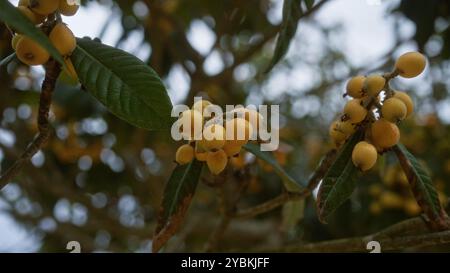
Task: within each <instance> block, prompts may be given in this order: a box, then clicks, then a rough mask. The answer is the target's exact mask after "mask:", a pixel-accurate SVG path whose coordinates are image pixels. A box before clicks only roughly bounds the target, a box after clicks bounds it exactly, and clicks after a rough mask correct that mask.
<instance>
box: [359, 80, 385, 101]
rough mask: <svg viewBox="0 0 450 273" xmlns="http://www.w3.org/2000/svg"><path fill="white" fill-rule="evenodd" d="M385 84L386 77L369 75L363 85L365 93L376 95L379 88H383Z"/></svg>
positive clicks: (378, 92) (379, 90)
mask: <svg viewBox="0 0 450 273" xmlns="http://www.w3.org/2000/svg"><path fill="white" fill-rule="evenodd" d="M385 84H386V79H385V78H384V77H382V76H380V75H371V76H369V77H367V79H366V81H365V83H364V86H365V90H366V92H367V95H369V96H372V97H376V96H378V94H380V92H381V90H383V88H384V85H385Z"/></svg>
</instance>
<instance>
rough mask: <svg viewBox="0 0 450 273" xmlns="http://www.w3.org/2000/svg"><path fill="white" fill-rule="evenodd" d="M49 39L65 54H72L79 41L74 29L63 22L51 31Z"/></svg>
mask: <svg viewBox="0 0 450 273" xmlns="http://www.w3.org/2000/svg"><path fill="white" fill-rule="evenodd" d="M49 39H50V41H51V42H52V44H53V45H54V46H55V48H56V49H57V50H58V51H59V53H60V54H61V55H63V56H68V55H70V54H72V52H73V51H74V50H75V47H76V46H77V41H76V39H75V36H74V35H73V33H72V31H71V30H70V29H69V28H68V27H67V26H66V25H65V24H63V23H59V24H57V25H56V26H55V27H54V28H53V29H52V31H51V32H50V35H49Z"/></svg>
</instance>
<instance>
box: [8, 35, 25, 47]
mask: <svg viewBox="0 0 450 273" xmlns="http://www.w3.org/2000/svg"><path fill="white" fill-rule="evenodd" d="M22 38H23V36H22V35H21V34H16V35H14V36H13V37H12V39H11V47H12V49H14V50H16V47H17V43H18V42H19V41H20V39H22Z"/></svg>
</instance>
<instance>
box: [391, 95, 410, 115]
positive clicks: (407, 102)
mask: <svg viewBox="0 0 450 273" xmlns="http://www.w3.org/2000/svg"><path fill="white" fill-rule="evenodd" d="M394 98H396V99H399V100H401V101H403V103H404V104H405V106H406V116H407V117H408V116H410V115H411V114H412V112H413V111H414V102H413V101H412V99H411V97H410V96H408V94H406V93H405V92H400V91H395V94H394Z"/></svg>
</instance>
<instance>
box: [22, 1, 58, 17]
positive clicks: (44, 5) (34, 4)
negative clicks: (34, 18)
mask: <svg viewBox="0 0 450 273" xmlns="http://www.w3.org/2000/svg"><path fill="white" fill-rule="evenodd" d="M29 7H30V8H31V9H32V10H33V11H34V12H36V13H38V14H41V15H45V16H47V15H49V14H50V13H53V12H55V11H56V10H57V9H58V7H59V1H58V0H29Z"/></svg>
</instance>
